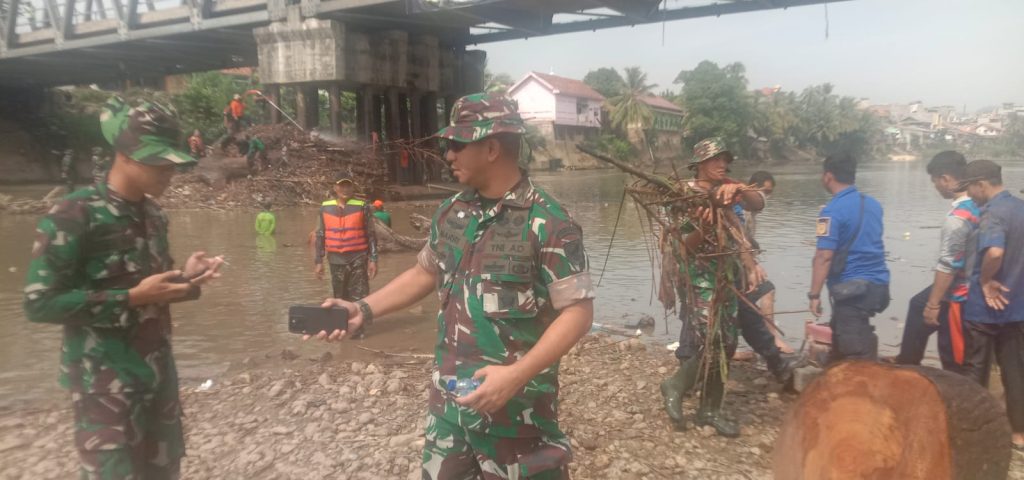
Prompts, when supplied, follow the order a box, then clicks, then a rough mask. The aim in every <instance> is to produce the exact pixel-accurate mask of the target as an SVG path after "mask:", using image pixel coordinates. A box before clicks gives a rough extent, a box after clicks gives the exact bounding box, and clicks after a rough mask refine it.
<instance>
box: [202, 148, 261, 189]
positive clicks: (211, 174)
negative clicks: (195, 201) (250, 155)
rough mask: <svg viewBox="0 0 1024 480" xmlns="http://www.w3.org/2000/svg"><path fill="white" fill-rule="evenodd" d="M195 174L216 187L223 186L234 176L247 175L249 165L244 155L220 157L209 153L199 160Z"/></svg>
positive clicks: (234, 177)
mask: <svg viewBox="0 0 1024 480" xmlns="http://www.w3.org/2000/svg"><path fill="white" fill-rule="evenodd" d="M195 174H196V175H198V176H199V178H200V179H201V180H202V181H203V183H205V184H207V185H209V186H211V187H213V188H216V189H221V188H224V186H225V185H227V183H228V182H229V181H231V180H233V179H236V178H242V177H245V176H247V175H249V165H248V163H246V161H245V157H220V156H217V155H210V156H209V157H206V158H203V159H201V160H200V161H199V166H197V167H196V169H195Z"/></svg>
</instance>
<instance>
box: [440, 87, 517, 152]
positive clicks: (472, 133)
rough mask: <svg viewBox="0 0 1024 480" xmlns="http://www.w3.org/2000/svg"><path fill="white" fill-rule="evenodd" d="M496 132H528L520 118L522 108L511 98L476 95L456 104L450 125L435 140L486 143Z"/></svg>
mask: <svg viewBox="0 0 1024 480" xmlns="http://www.w3.org/2000/svg"><path fill="white" fill-rule="evenodd" d="M496 133H515V134H519V135H522V134H524V133H526V125H524V124H523V118H522V117H520V116H519V105H518V104H517V103H516V101H515V100H512V99H511V98H509V97H508V96H506V95H504V94H501V93H497V92H492V93H474V94H472V95H466V96H465V97H462V98H460V99H459V100H458V101H456V102H455V106H454V107H453V108H452V118H451V124H450V125H448V126H447V127H444V128H442V129H441V130H440V131H438V132H437V133H435V134H434V136H435V137H438V138H444V139H448V140H454V141H456V142H462V143H470V142H475V141H477V140H483V139H484V138H487V137H489V136H491V135H494V134H496Z"/></svg>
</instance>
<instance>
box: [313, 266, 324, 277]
mask: <svg viewBox="0 0 1024 480" xmlns="http://www.w3.org/2000/svg"><path fill="white" fill-rule="evenodd" d="M313 275H316V279H317V280H323V279H324V264H322V263H318V264H316V266H315V267H313Z"/></svg>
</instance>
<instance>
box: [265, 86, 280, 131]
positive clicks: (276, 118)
mask: <svg viewBox="0 0 1024 480" xmlns="http://www.w3.org/2000/svg"><path fill="white" fill-rule="evenodd" d="M264 90H265V91H264V92H263V94H264V95H266V97H267V98H268V99H270V101H271V102H274V105H277V106H278V107H280V106H281V86H280V85H267V86H266V88H264ZM269 121H270V123H272V124H278V123H281V112H280V111H278V110H277V109H276V108H274V107H273V105H271V106H270V119H269Z"/></svg>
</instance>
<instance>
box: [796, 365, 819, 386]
mask: <svg viewBox="0 0 1024 480" xmlns="http://www.w3.org/2000/svg"><path fill="white" fill-rule="evenodd" d="M824 372H825V371H824V370H822V369H820V368H818V367H815V366H814V365H805V366H803V367H800V368H797V369H794V370H793V389H794V390H796V391H798V392H803V391H804V390H805V389H806V388H807V386H808V385H810V384H811V382H813V381H814V379H816V378H818V376H820V375H821V374H822V373H824Z"/></svg>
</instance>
